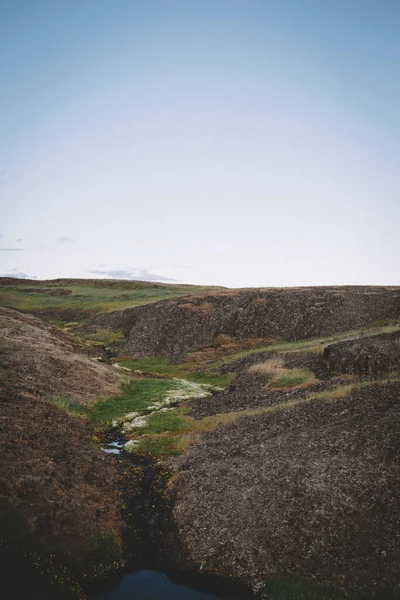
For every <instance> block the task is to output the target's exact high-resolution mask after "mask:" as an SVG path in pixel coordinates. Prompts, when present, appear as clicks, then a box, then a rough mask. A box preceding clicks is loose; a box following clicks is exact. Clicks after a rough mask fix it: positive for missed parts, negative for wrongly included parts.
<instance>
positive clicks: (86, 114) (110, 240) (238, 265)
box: [0, 0, 400, 287]
mask: <svg viewBox="0 0 400 600" xmlns="http://www.w3.org/2000/svg"><path fill="white" fill-rule="evenodd" d="M0 81H1V84H0V85H1V88H0V92H1V93H0V236H1V237H0V275H12V276H26V277H38V278H40V279H47V278H56V277H84V278H88V277H120V278H131V279H143V280H149V281H153V280H154V281H180V282H183V283H194V284H210V285H225V286H229V287H250V286H253V287H257V286H262V287H267V286H298V285H353V284H354V285H356V284H359V285H361V284H370V285H399V284H400V270H399V268H398V265H399V258H400V235H399V224H400V197H399V196H400V191H399V190H400V185H399V183H400V164H399V163H400V2H398V0H335V1H334V2H320V1H319V0H230V1H228V0H186V1H184V0H69V1H68V2H64V1H62V0H0Z"/></svg>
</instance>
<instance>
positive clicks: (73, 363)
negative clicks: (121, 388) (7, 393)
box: [0, 308, 121, 402]
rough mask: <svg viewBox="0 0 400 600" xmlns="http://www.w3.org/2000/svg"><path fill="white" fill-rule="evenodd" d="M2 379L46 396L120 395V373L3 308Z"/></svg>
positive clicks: (67, 338) (50, 329)
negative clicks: (118, 392)
mask: <svg viewBox="0 0 400 600" xmlns="http://www.w3.org/2000/svg"><path fill="white" fill-rule="evenodd" d="M0 330H1V337H0V360H1V364H2V365H3V368H2V369H1V371H0V382H1V379H2V378H3V379H4V378H7V379H9V380H12V381H13V384H14V387H17V388H18V389H20V390H21V389H23V390H25V391H29V392H31V393H34V394H39V395H42V396H46V395H51V394H54V395H60V396H68V397H72V398H73V399H74V400H78V401H82V402H89V401H91V400H93V399H95V398H98V397H101V396H111V395H112V394H115V393H116V392H117V391H118V384H119V383H120V381H121V376H120V374H118V373H116V372H114V371H113V370H112V368H111V367H109V366H107V365H103V364H99V363H96V362H94V361H92V360H90V358H89V356H88V355H87V352H85V348H84V347H83V346H82V345H80V344H78V343H77V341H76V339H74V338H73V336H71V335H69V334H68V333H65V332H63V331H60V330H59V329H58V328H57V327H54V326H53V325H50V324H49V323H45V322H43V321H41V320H40V319H38V318H36V317H33V316H31V315H28V314H24V313H21V312H19V311H16V310H13V309H10V308H0Z"/></svg>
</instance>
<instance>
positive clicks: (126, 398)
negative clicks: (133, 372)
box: [85, 379, 171, 425]
mask: <svg viewBox="0 0 400 600" xmlns="http://www.w3.org/2000/svg"><path fill="white" fill-rule="evenodd" d="M170 389H171V381H169V380H167V379H133V380H132V381H131V382H129V383H128V384H126V385H123V386H122V395H121V396H113V397H112V398H108V399H106V400H99V401H98V402H96V403H95V404H93V405H92V406H91V407H87V408H86V409H85V413H86V416H87V417H89V419H90V420H91V421H92V422H93V423H95V424H96V425H105V424H106V423H110V422H111V421H112V420H113V419H118V418H120V417H123V416H124V415H125V414H127V413H130V412H134V411H138V412H139V411H142V410H145V409H146V408H147V407H148V406H149V404H152V403H153V402H155V401H157V400H161V399H162V398H163V396H164V395H165V393H166V392H167V391H168V390H170Z"/></svg>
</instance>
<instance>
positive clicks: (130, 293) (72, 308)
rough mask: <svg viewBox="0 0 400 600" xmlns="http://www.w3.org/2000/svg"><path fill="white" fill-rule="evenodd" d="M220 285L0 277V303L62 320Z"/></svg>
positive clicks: (179, 295) (61, 322) (216, 289)
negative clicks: (39, 279) (38, 279)
mask: <svg viewBox="0 0 400 600" xmlns="http://www.w3.org/2000/svg"><path fill="white" fill-rule="evenodd" d="M222 289H224V288H218V287H212V286H195V285H179V284H163V283H150V282H143V281H123V280H98V279H55V280H48V281H37V280H28V279H26V280H19V279H12V278H7V277H0V306H7V307H11V308H17V309H18V310H23V311H28V312H33V313H36V314H38V315H42V316H44V317H45V318H50V320H52V321H53V322H57V321H58V322H59V324H63V323H65V322H68V321H74V322H83V321H85V320H86V319H87V318H89V317H90V316H93V315H94V314H97V313H101V312H108V311H111V310H117V309H123V308H127V307H130V306H140V305H142V304H148V303H151V302H157V301H159V300H165V299H169V298H177V297H181V296H185V295H187V294H198V293H201V292H205V291H208V292H210V291H218V290H222Z"/></svg>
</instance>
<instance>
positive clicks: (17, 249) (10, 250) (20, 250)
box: [0, 248, 25, 252]
mask: <svg viewBox="0 0 400 600" xmlns="http://www.w3.org/2000/svg"><path fill="white" fill-rule="evenodd" d="M24 251H25V248H0V252H24Z"/></svg>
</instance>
